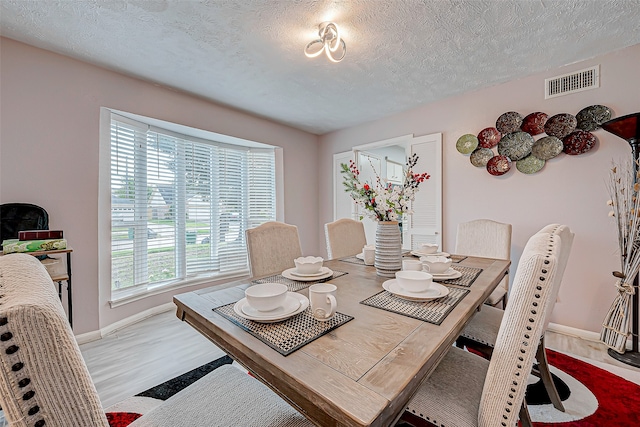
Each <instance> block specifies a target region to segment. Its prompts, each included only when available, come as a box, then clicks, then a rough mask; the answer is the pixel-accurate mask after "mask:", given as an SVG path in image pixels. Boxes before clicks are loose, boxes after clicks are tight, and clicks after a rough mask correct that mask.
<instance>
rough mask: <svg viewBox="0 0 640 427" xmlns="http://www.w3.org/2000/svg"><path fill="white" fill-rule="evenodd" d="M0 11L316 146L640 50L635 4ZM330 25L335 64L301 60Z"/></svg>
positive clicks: (397, 3) (115, 4) (387, 1)
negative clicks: (336, 48) (349, 131)
mask: <svg viewBox="0 0 640 427" xmlns="http://www.w3.org/2000/svg"><path fill="white" fill-rule="evenodd" d="M0 6H1V9H0V34H1V35H3V36H5V37H9V38H12V39H15V40H18V41H21V42H24V43H27V44H31V45H34V46H37V47H41V48H44V49H48V50H52V51H54V52H58V53H61V54H64V55H68V56H71V57H75V58H78V59H80V60H83V61H87V62H90V63H94V64H98V65H101V66H104V67H106V68H109V69H113V70H116V71H119V72H122V73H125V74H129V75H133V76H136V77H139V78H142V79H145V80H149V81H152V82H154V83H158V84H161V85H164V86H167V87H171V88H174V89H178V90H181V91H185V92H188V93H192V94H197V95H198V96H201V97H203V98H206V99H210V100H212V101H214V102H216V103H219V104H222V105H227V106H231V107H234V108H236V109H239V110H242V111H246V112H249V113H252V114H255V115H258V116H261V117H266V118H268V119H271V120H274V121H277V122H280V123H284V124H287V125H290V126H293V127H296V128H299V129H302V130H305V131H308V132H312V133H316V134H323V133H326V132H329V131H333V130H337V129H342V128H346V127H350V126H354V125H357V124H360V123H363V122H367V121H371V120H375V119H379V118H381V117H384V116H388V115H390V114H393V113H398V112H401V111H405V110H408V109H410V108H413V107H416V106H418V105H421V104H426V103H430V102H434V101H437V100H439V99H443V98H446V97H450V96H453V95H456V94H459V93H463V92H467V91H471V90H476V89H479V88H483V87H487V86H492V85H495V84H498V83H501V82H505V81H509V80H513V79H516V78H521V77H524V76H527V75H530V74H534V73H537V72H540V71H544V70H548V69H553V68H557V67H559V66H563V65H567V64H571V63H574V62H576V61H580V60H583V59H587V58H591V57H594V56H597V55H600V54H603V53H607V52H611V51H614V50H618V49H621V48H624V47H627V46H631V45H634V44H637V43H640V0H520V1H507V0H458V1H446V0H422V1H418V0H342V1H323V0H270V1H266V0H233V1H227V0H209V1H184V0H183V1H175V0H171V1H162V0H157V1H156V0H138V1H135V0H129V1H115V0H113V1H112V0H82V1H78V0H64V1H53V0H46V1H40V0H35V1H33V0H31V1H27V0H0ZM326 20H332V21H334V22H336V23H337V24H338V26H339V27H340V29H341V31H342V34H343V36H344V39H345V40H346V44H347V55H346V57H345V59H344V60H343V61H342V62H340V63H338V64H334V63H330V62H329V61H328V60H327V59H326V58H325V57H323V56H320V57H317V58H313V59H309V58H306V57H305V56H304V55H303V48H304V46H305V45H306V44H307V43H308V42H310V41H311V40H313V39H314V38H317V25H318V24H319V23H320V22H322V21H326ZM540 90H541V91H542V90H543V88H542V82H541V88H540ZM134 113H135V112H134Z"/></svg>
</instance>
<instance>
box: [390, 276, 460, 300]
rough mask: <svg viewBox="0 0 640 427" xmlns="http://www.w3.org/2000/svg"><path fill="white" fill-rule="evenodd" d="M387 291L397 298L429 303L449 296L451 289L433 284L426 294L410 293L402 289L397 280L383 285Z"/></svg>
mask: <svg viewBox="0 0 640 427" xmlns="http://www.w3.org/2000/svg"><path fill="white" fill-rule="evenodd" d="M382 287H383V288H384V290H385V291H388V292H391V293H392V294H394V295H395V296H398V297H400V298H403V299H407V300H410V301H429V300H432V299H437V298H442V297H444V296H447V295H449V288H447V287H446V286H443V285H441V284H439V283H432V284H431V288H430V289H429V290H428V291H426V292H409V291H407V290H405V289H402V287H401V286H400V284H399V283H398V281H397V280H396V279H391V280H387V281H385V282H384V283H383V284H382Z"/></svg>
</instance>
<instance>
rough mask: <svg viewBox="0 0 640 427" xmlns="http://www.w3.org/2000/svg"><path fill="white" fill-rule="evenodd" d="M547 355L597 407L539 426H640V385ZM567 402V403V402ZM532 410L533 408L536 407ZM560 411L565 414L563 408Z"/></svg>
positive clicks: (114, 424)
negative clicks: (573, 416) (588, 412)
mask: <svg viewBox="0 0 640 427" xmlns="http://www.w3.org/2000/svg"><path fill="white" fill-rule="evenodd" d="M547 357H548V360H549V364H550V365H551V366H552V367H554V368H556V369H558V370H559V371H562V372H563V373H564V374H566V375H568V376H569V377H572V378H573V380H575V381H577V382H578V383H580V384H581V385H582V386H584V387H586V389H588V392H590V393H591V394H592V395H593V396H594V397H595V399H596V400H597V408H596V409H595V412H594V413H592V414H590V415H588V416H585V417H584V418H581V419H578V420H573V421H561V420H558V421H553V420H552V421H545V422H535V419H534V423H533V425H534V426H535V427H608V426H615V427H636V426H639V427H640V386H638V385H637V384H635V383H632V382H630V381H627V380H625V379H624V378H621V377H619V376H617V375H614V374H612V373H610V372H608V371H605V370H604V369H600V368H598V367H596V366H593V365H591V364H589V363H586V362H583V361H581V360H578V359H575V358H573V357H570V356H567V355H565V354H562V353H558V352H555V351H552V350H547ZM226 363H231V359H230V358H229V357H227V356H225V357H223V358H220V359H217V360H215V361H213V362H210V363H208V364H206V365H203V366H201V367H199V368H196V369H194V370H192V371H190V372H187V373H186V374H184V375H181V376H179V377H176V378H174V379H172V380H169V381H167V382H165V383H162V384H160V385H158V386H156V387H153V388H151V389H149V390H147V391H145V392H142V393H140V394H138V395H137V396H136V398H143V399H157V400H158V402H160V401H162V400H166V399H167V398H169V397H171V396H172V395H173V394H175V393H177V392H178V391H180V390H181V389H182V388H184V387H187V386H188V385H189V384H191V383H193V382H194V381H196V380H198V379H199V378H201V377H202V376H204V375H206V374H207V373H209V372H211V371H212V370H213V369H216V368H217V367H219V366H221V365H223V364H226ZM530 387H531V386H530ZM569 394H571V393H569ZM575 394H577V393H574V396H573V397H569V399H571V398H575ZM574 405H575V403H574ZM546 406H548V407H549V408H550V409H549V411H548V412H549V413H550V414H551V416H552V417H553V413H554V411H555V409H552V407H551V405H546ZM565 406H567V405H566V402H565ZM530 410H531V411H533V407H531V409H530ZM556 412H557V413H558V414H562V413H560V412H559V411H556ZM142 413H144V410H140V411H131V412H109V413H107V417H108V419H109V424H110V426H111V427H126V426H128V425H129V424H130V423H132V422H133V421H134V420H136V419H137V418H139V417H141V416H142ZM407 421H410V424H409V423H403V422H400V423H399V424H398V425H397V427H402V426H409V425H415V426H416V427H430V426H432V424H430V423H428V422H426V421H424V420H421V419H419V418H416V417H413V416H412V417H411V418H410V419H407Z"/></svg>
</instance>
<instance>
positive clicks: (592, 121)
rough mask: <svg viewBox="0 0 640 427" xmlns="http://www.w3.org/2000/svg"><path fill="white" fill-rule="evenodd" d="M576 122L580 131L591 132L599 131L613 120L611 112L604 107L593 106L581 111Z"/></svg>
mask: <svg viewBox="0 0 640 427" xmlns="http://www.w3.org/2000/svg"><path fill="white" fill-rule="evenodd" d="M576 120H577V121H578V124H577V125H576V126H577V127H578V129H582V130H584V131H587V132H591V131H594V130H596V129H599V128H600V125H602V124H603V123H604V122H606V121H609V120H611V110H610V109H609V107H605V106H604V105H591V106H590V107H586V108H583V109H582V110H580V112H579V113H578V114H576Z"/></svg>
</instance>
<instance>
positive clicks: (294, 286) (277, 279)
mask: <svg viewBox="0 0 640 427" xmlns="http://www.w3.org/2000/svg"><path fill="white" fill-rule="evenodd" d="M345 274H347V272H346V271H337V270H333V274H332V275H331V276H329V277H327V278H326V279H320V280H311V281H308V282H298V281H297V280H291V279H287V278H286V277H284V276H283V275H282V274H274V275H273V276H269V277H263V278H262V279H257V280H252V281H251V283H253V284H256V285H257V284H259V283H283V284H285V285H287V288H289V292H297V291H300V290H302V289H306V288H308V287H309V286H311V285H313V284H315V283H322V282H327V281H329V280H332V279H336V278H338V277H340V276H344V275H345Z"/></svg>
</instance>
